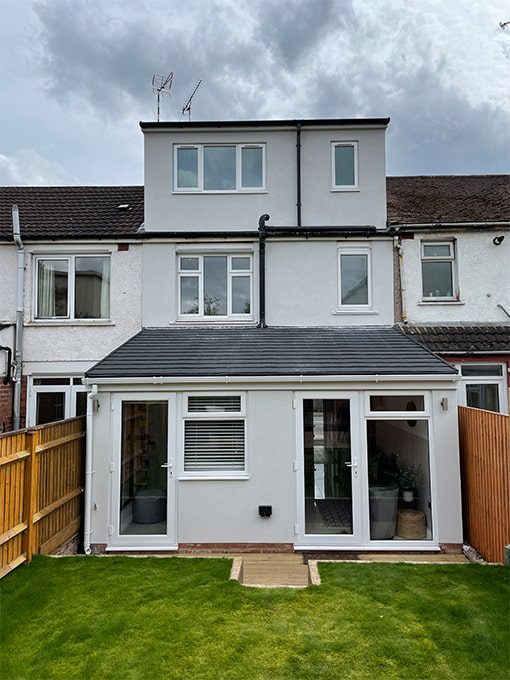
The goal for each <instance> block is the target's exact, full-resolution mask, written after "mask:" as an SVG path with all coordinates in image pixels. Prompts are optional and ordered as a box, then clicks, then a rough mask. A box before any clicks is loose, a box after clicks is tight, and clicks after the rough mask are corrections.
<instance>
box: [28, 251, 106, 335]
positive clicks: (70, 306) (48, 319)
mask: <svg viewBox="0 0 510 680" xmlns="http://www.w3.org/2000/svg"><path fill="white" fill-rule="evenodd" d="M101 257H103V258H107V259H108V263H109V270H110V271H109V273H110V280H109V290H108V297H109V312H110V313H109V315H108V316H103V317H102V316H99V317H86V318H84V317H76V316H75V302H76V301H75V286H76V258H93V259H97V258H101ZM33 260H34V265H33V285H32V293H33V294H32V315H31V318H32V321H33V322H35V323H53V322H54V323H66V322H68V323H81V324H83V323H93V322H100V323H105V322H106V323H109V322H111V317H112V308H111V304H112V257H111V253H105V252H101V253H92V252H86V253H75V254H73V255H69V254H67V253H62V254H58V253H57V254H51V255H50V254H47V255H46V254H43V253H41V254H39V255H34V258H33ZM46 260H53V261H59V260H60V261H62V260H64V261H66V262H67V314H66V315H65V316H38V315H37V313H38V307H39V263H40V262H41V261H46Z"/></svg>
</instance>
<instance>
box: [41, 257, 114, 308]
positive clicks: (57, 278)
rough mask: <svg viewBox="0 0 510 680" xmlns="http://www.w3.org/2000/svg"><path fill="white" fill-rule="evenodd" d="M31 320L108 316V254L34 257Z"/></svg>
mask: <svg viewBox="0 0 510 680" xmlns="http://www.w3.org/2000/svg"><path fill="white" fill-rule="evenodd" d="M34 281H35V285H34V314H33V316H34V319H36V320H38V319H44V320H65V319H68V320H75V319H89V320H90V319H109V318H110V256H109V255H96V254H93V255H62V256H60V255H58V256H52V257H46V256H40V257H36V258H35V270H34Z"/></svg>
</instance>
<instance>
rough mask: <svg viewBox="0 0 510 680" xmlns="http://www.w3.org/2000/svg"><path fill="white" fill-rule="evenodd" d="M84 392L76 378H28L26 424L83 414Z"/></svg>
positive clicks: (40, 423) (79, 380)
mask: <svg viewBox="0 0 510 680" xmlns="http://www.w3.org/2000/svg"><path fill="white" fill-rule="evenodd" d="M87 389H88V388H87V387H86V386H85V385H82V382H81V378H80V377H74V378H68V377H63V376H49V375H45V376H34V377H32V378H30V381H29V387H28V394H29V399H28V413H27V425H28V426H29V427H32V426H33V425H44V424H45V423H51V422H55V421H57V420H63V419H65V418H74V417H75V416H84V415H86V413H87Z"/></svg>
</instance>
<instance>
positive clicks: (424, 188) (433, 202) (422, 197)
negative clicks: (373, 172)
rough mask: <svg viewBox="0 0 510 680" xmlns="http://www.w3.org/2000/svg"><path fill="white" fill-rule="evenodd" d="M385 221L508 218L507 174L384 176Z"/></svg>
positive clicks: (509, 190)
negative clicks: (386, 219) (386, 210)
mask: <svg viewBox="0 0 510 680" xmlns="http://www.w3.org/2000/svg"><path fill="white" fill-rule="evenodd" d="M386 188H387V190H386V194H387V208H388V223H389V224H394V225H398V224H430V223H431V222H433V223H442V224H445V223H460V224H462V223H467V222H500V221H509V220H510V175H444V176H433V177H388V178H387V180H386Z"/></svg>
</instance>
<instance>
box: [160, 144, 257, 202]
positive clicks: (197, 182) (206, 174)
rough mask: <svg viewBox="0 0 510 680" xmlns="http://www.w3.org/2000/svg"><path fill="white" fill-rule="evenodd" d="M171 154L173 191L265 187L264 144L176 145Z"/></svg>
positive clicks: (234, 189) (255, 190) (208, 190)
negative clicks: (172, 156) (172, 157)
mask: <svg viewBox="0 0 510 680" xmlns="http://www.w3.org/2000/svg"><path fill="white" fill-rule="evenodd" d="M173 155H174V159H173V168H174V181H173V189H174V191H175V192H184V193H187V192H201V193H236V192H247V193H250V192H260V191H265V190H266V145H265V144H227V143H224V144H179V145H174V154H173Z"/></svg>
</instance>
